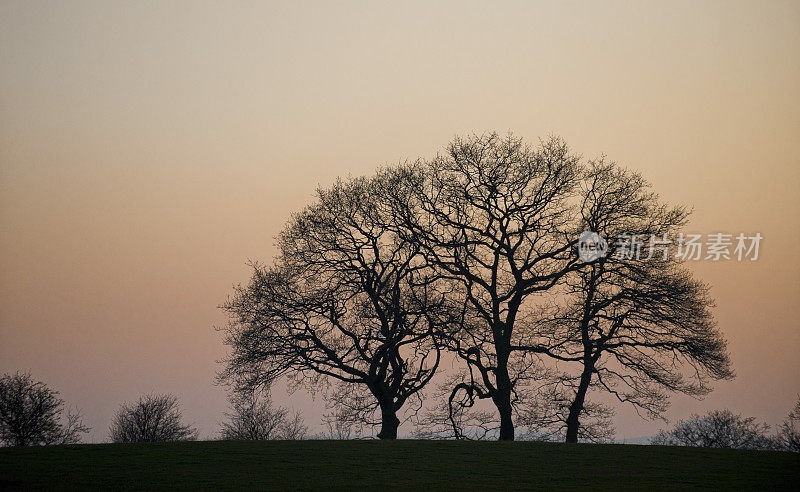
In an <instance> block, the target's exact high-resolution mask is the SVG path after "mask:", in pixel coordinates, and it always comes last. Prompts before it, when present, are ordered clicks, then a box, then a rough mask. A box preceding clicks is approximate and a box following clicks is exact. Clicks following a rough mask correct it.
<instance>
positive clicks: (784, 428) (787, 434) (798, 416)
mask: <svg viewBox="0 0 800 492" xmlns="http://www.w3.org/2000/svg"><path fill="white" fill-rule="evenodd" d="M777 439H778V441H779V442H780V443H781V445H782V446H783V448H784V449H787V450H789V451H794V452H800V397H798V398H797V402H795V404H794V408H792V411H791V412H789V417H787V418H786V420H785V421H784V422H783V424H781V427H780V429H779V430H778V436H777Z"/></svg>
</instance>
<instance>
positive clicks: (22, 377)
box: [0, 372, 89, 446]
mask: <svg viewBox="0 0 800 492" xmlns="http://www.w3.org/2000/svg"><path fill="white" fill-rule="evenodd" d="M86 432H89V428H88V427H86V426H84V425H83V422H82V420H81V415H80V412H79V411H77V410H76V411H72V410H69V409H67V411H66V413H64V400H62V399H60V398H59V397H58V391H54V390H52V389H50V388H48V387H47V385H45V384H44V383H43V382H41V381H36V380H34V379H33V377H31V375H30V374H29V373H20V372H17V373H14V374H13V375H12V374H4V375H3V377H2V378H0V442H2V443H4V444H6V445H10V446H38V445H49V444H74V443H77V442H80V434H83V433H86Z"/></svg>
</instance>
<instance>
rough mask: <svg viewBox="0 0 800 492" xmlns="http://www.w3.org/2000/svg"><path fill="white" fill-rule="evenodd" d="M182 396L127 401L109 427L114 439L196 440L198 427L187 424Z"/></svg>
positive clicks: (123, 440) (160, 396)
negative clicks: (183, 413)
mask: <svg viewBox="0 0 800 492" xmlns="http://www.w3.org/2000/svg"><path fill="white" fill-rule="evenodd" d="M182 420H183V417H182V414H181V410H180V406H179V404H178V398H177V397H176V396H174V395H146V396H142V397H140V398H139V400H138V401H137V402H136V403H135V404H127V403H124V404H123V405H122V406H121V407H120V409H119V411H117V414H116V415H115V416H114V420H113V422H112V423H111V427H110V428H109V436H110V437H111V441H112V442H165V441H193V440H195V439H197V429H195V428H194V427H192V426H190V425H185V424H183V423H182V422H181V421H182Z"/></svg>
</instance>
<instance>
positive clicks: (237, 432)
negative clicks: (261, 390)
mask: <svg viewBox="0 0 800 492" xmlns="http://www.w3.org/2000/svg"><path fill="white" fill-rule="evenodd" d="M230 401H231V411H230V412H226V413H225V416H226V417H227V418H228V420H227V421H226V422H223V424H222V430H221V431H220V436H221V437H222V439H226V440H231V441H261V440H268V439H286V440H295V439H302V438H303V437H305V435H306V432H307V428H306V426H305V425H304V424H303V418H302V416H301V415H300V412H294V413H290V412H289V410H287V409H286V408H283V407H278V408H273V407H272V405H271V404H270V402H269V401H268V400H267V399H261V398H259V397H258V395H257V394H256V393H255V392H246V393H243V394H241V393H240V394H234V395H232V396H231V398H230Z"/></svg>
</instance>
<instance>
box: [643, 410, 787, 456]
mask: <svg viewBox="0 0 800 492" xmlns="http://www.w3.org/2000/svg"><path fill="white" fill-rule="evenodd" d="M768 431H769V426H768V425H767V424H761V423H758V422H756V420H755V417H746V418H745V417H742V416H741V415H736V414H734V413H733V412H731V411H730V410H712V411H710V412H708V413H707V414H706V415H704V416H702V417H700V416H697V415H693V416H692V418H691V419H689V420H681V421H679V422H678V424H677V425H676V426H675V428H674V429H672V430H671V431H668V432H667V431H661V432H660V433H659V434H658V435H656V436H655V437H654V438H653V439H652V440H651V444H655V445H660V446H698V447H708V448H730V449H776V448H777V447H778V443H777V442H775V440H774V439H772V438H770V437H768V436H767V432H768Z"/></svg>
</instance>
